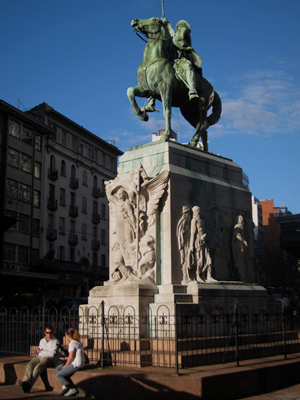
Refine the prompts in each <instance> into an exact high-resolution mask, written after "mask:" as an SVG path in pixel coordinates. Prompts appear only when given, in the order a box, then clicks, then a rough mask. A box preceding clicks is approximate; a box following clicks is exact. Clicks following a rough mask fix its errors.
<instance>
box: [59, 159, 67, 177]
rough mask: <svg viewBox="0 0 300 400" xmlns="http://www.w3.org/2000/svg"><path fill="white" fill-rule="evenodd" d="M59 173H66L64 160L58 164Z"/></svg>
mask: <svg viewBox="0 0 300 400" xmlns="http://www.w3.org/2000/svg"><path fill="white" fill-rule="evenodd" d="M60 173H61V175H63V176H66V175H67V168H66V162H65V161H64V160H62V162H61V165H60Z"/></svg>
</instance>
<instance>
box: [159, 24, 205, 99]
mask: <svg viewBox="0 0 300 400" xmlns="http://www.w3.org/2000/svg"><path fill="white" fill-rule="evenodd" d="M163 20H164V22H165V23H166V24H167V28H168V31H169V33H170V35H171V37H172V40H173V44H174V46H175V47H176V50H177V55H176V56H175V60H174V69H175V71H176V75H177V77H178V78H179V79H180V80H181V81H182V82H183V83H184V84H185V85H186V87H187V88H188V90H189V99H190V100H192V99H195V98H198V97H199V96H198V93H197V89H196V74H195V72H196V71H197V72H198V73H199V75H200V76H202V68H201V64H202V58H201V57H200V56H199V55H198V54H197V53H196V52H195V51H194V49H193V48H192V46H191V44H192V39H191V34H190V33H191V27H190V25H189V23H188V22H186V21H184V20H181V21H179V22H178V23H177V25H176V31H177V32H176V33H175V31H174V29H173V28H172V26H171V24H170V22H169V21H168V20H166V19H165V18H164V19H163ZM195 70H196V71H195Z"/></svg>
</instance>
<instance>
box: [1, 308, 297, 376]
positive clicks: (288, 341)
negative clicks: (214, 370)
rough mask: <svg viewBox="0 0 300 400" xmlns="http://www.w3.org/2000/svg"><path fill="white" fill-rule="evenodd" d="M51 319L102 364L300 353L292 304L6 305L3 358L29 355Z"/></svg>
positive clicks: (179, 363) (189, 363)
mask: <svg viewBox="0 0 300 400" xmlns="http://www.w3.org/2000/svg"><path fill="white" fill-rule="evenodd" d="M46 324H51V325H52V326H53V329H54V334H55V337H56V338H57V339H58V340H59V341H60V342H61V343H63V340H64V333H65V330H66V329H67V328H69V327H74V328H76V329H78V331H79V332H80V334H81V337H82V340H83V343H84V348H85V352H86V355H87V357H88V359H89V361H90V362H91V363H97V364H98V365H99V366H102V367H103V366H107V365H122V366H141V367H142V366H150V365H151V366H159V367H172V368H175V370H176V371H177V370H178V368H188V367H194V366H200V365H208V364H218V363H226V362H234V361H235V362H236V363H237V365H239V362H240V361H241V360H246V359H251V358H261V357H270V356H274V355H282V356H284V357H287V355H288V354H292V353H297V352H300V339H299V318H298V315H297V314H296V313H294V312H293V311H292V310H289V309H282V308H281V307H280V306H279V307H278V306H277V307H273V308H272V307H271V308H270V307H268V309H261V308H258V307H254V308H252V309H249V308H248V307H246V306H240V307H239V305H238V304H237V303H235V304H234V305H233V306H232V307H224V306H223V305H216V304H215V305H212V306H211V307H209V309H207V308H204V307H201V306H185V305H184V304H177V305H175V306H174V308H173V310H170V308H168V307H167V306H160V307H157V308H155V309H152V308H151V307H145V308H143V309H141V310H140V311H139V313H137V312H136V310H135V309H134V308H133V307H121V306H118V307H117V306H110V307H105V304H104V302H102V303H101V304H100V305H99V307H96V306H88V305H86V306H85V305H83V306H80V307H79V309H78V310H75V311H74V310H72V311H71V310H69V309H68V308H67V307H64V308H63V309H61V310H59V311H58V310H57V309H56V308H54V307H52V308H50V309H46V308H37V307H36V308H33V309H32V310H29V309H28V308H26V307H23V308H21V309H17V308H11V309H6V308H1V309H0V357H1V356H2V357H4V356H19V355H29V354H30V348H31V347H32V346H37V345H38V343H39V341H40V339H41V338H42V337H43V332H44V326H45V325H46Z"/></svg>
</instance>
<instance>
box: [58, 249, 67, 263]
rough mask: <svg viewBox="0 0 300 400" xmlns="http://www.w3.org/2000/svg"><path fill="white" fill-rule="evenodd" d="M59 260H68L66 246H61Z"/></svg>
mask: <svg viewBox="0 0 300 400" xmlns="http://www.w3.org/2000/svg"><path fill="white" fill-rule="evenodd" d="M59 259H60V260H61V261H65V259H66V250H65V247H64V246H59Z"/></svg>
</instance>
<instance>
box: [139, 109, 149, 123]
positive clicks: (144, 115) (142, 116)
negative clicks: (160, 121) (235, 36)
mask: <svg viewBox="0 0 300 400" xmlns="http://www.w3.org/2000/svg"><path fill="white" fill-rule="evenodd" d="M139 117H140V119H141V120H142V121H145V122H147V121H148V119H149V116H148V114H147V113H146V112H145V111H143V112H141V113H140V114H139Z"/></svg>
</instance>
